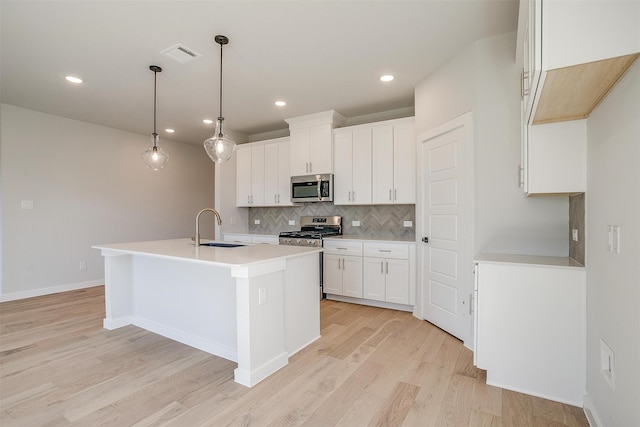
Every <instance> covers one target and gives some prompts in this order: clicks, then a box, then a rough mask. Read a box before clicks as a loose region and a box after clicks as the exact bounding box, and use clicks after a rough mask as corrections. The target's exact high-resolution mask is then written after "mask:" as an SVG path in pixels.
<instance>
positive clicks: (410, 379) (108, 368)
mask: <svg viewBox="0 0 640 427" xmlns="http://www.w3.org/2000/svg"><path fill="white" fill-rule="evenodd" d="M103 317H104V289H103V287H95V288H89V289H83V290H78V291H72V292H65V293H61V294H56V295H49V296H44V297H37V298H30V299H25V300H20V301H13V302H5V303H2V304H0V399H1V400H0V402H1V403H0V425H2V426H3V427H9V426H67V425H74V426H75V425H78V426H118V427H122V426H151V425H154V426H180V427H184V426H187V427H190V426H228V425H232V426H282V425H304V426H348V427H352V426H421V427H422V426H500V425H503V426H565V425H567V426H588V423H587V420H586V418H585V416H584V413H583V411H582V409H580V408H575V407H572V406H568V405H563V404H560V403H556V402H552V401H548V400H544V399H539V398H535V397H531V396H527V395H524V394H520V393H515V392H511V391H507V390H502V389H499V388H495V387H491V386H487V385H486V384H485V374H484V372H483V371H480V370H478V369H476V368H475V367H474V366H473V363H472V353H471V352H470V351H469V350H468V349H466V348H464V347H463V345H462V343H461V342H460V341H458V340H457V339H455V338H453V337H451V336H450V335H448V334H446V333H444V332H443V331H441V330H440V329H438V328H436V327H434V326H433V325H431V324H429V323H428V322H425V321H420V320H418V319H416V318H414V317H413V316H412V315H411V314H410V313H405V312H398V311H393V310H385V309H379V308H373V307H366V306H359V305H352V304H345V303H339V302H334V301H322V302H321V319H322V338H321V339H320V340H318V341H316V342H315V343H314V344H312V345H311V346H309V347H307V348H305V349H304V350H303V351H301V352H300V353H298V354H296V355H295V356H293V357H292V358H291V360H290V363H289V365H287V366H286V367H285V368H283V369H282V370H281V371H279V372H277V373H276V374H274V375H272V376H271V377H269V378H267V379H266V380H264V381H263V382H261V383H260V384H258V385H257V386H255V387H253V388H251V389H249V388H245V387H243V386H241V385H239V384H236V383H235V382H233V369H234V368H235V363H233V362H230V361H227V360H224V359H221V358H218V357H215V356H211V355H209V354H207V353H204V352H202V351H199V350H196V349H193V348H191V347H188V346H185V345H183V344H179V343H177V342H174V341H171V340H169V339H166V338H163V337H160V336H158V335H155V334H153V333H150V332H147V331H144V330H142V329H140V328H137V327H134V326H127V327H124V328H121V329H117V330H114V331H107V330H105V329H103V328H102V319H103Z"/></svg>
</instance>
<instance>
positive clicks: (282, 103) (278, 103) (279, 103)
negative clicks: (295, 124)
mask: <svg viewBox="0 0 640 427" xmlns="http://www.w3.org/2000/svg"><path fill="white" fill-rule="evenodd" d="M275 104H276V105H277V106H278V107H284V106H285V105H287V103H286V102H284V101H276V102H275Z"/></svg>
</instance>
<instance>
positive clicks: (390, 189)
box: [389, 189, 392, 200]
mask: <svg viewBox="0 0 640 427" xmlns="http://www.w3.org/2000/svg"><path fill="white" fill-rule="evenodd" d="M389 200H392V199H391V189H389Z"/></svg>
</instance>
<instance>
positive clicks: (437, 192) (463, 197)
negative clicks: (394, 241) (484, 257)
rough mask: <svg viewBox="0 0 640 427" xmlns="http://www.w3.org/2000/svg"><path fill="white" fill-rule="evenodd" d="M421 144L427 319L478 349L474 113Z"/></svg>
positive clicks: (420, 218) (423, 293) (419, 211)
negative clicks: (475, 326)
mask: <svg viewBox="0 0 640 427" xmlns="http://www.w3.org/2000/svg"><path fill="white" fill-rule="evenodd" d="M417 143H418V179H417V181H418V203H417V218H418V229H417V233H418V234H417V237H418V239H417V240H418V242H419V243H418V245H419V246H418V248H419V252H418V257H419V259H420V263H421V265H420V268H419V271H418V274H419V282H418V283H419V288H420V291H421V296H422V297H421V303H422V318H424V319H425V320H427V321H429V322H431V323H433V324H435V325H436V326H438V327H440V328H441V329H443V330H445V331H447V332H449V333H450V334H451V335H453V336H455V337H457V338H459V339H461V340H463V341H464V343H465V345H466V346H467V347H469V348H473V343H472V340H473V334H472V330H473V329H472V326H473V316H472V313H471V310H470V307H471V306H472V301H471V300H472V297H471V295H472V293H473V217H474V215H473V115H472V113H471V112H469V113H466V114H464V115H462V116H459V117H457V118H455V119H453V120H450V121H449V122H447V123H444V124H442V125H440V126H438V127H436V128H434V129H432V130H430V131H427V132H425V133H424V134H421V135H420V136H419V137H418V139H417ZM423 237H428V243H425V242H420V240H421V239H422V238H423Z"/></svg>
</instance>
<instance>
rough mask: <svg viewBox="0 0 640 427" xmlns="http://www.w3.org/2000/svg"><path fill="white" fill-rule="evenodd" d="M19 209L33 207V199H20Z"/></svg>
mask: <svg viewBox="0 0 640 427" xmlns="http://www.w3.org/2000/svg"><path fill="white" fill-rule="evenodd" d="M20 209H33V200H21V201H20Z"/></svg>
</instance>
